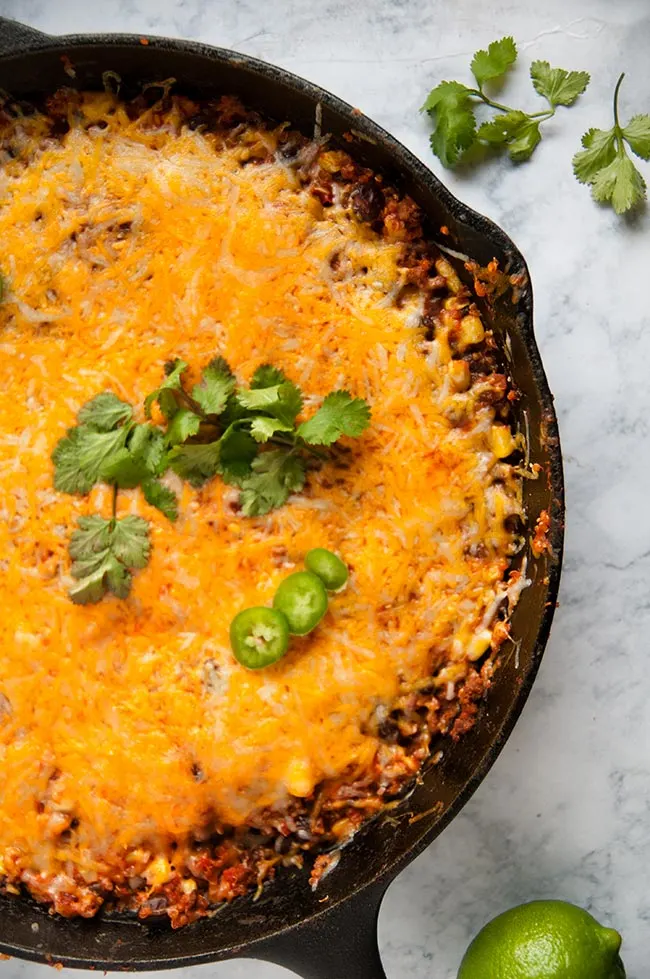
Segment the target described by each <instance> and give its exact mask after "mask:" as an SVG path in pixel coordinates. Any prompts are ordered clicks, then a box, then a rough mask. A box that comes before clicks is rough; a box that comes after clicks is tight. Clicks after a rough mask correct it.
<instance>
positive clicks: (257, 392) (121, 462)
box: [52, 357, 370, 604]
mask: <svg viewBox="0 0 650 979" xmlns="http://www.w3.org/2000/svg"><path fill="white" fill-rule="evenodd" d="M187 370H188V365H187V363H186V362H185V361H183V360H174V361H171V362H170V363H168V364H166V365H165V376H164V378H163V380H162V382H161V384H160V385H159V386H158V387H157V388H156V389H155V390H154V391H152V392H151V393H150V394H149V395H148V396H147V397H146V398H145V401H144V406H143V407H144V415H145V418H146V421H144V422H137V421H136V420H135V419H134V410H133V407H132V406H131V405H130V404H128V403H127V402H125V401H122V400H121V399H120V398H118V397H117V395H116V394H114V393H113V392H111V391H104V392H102V393H101V394H98V395H97V396H96V397H94V398H93V399H92V400H91V401H88V402H87V403H86V404H85V405H83V407H82V408H81V409H80V411H79V414H78V418H77V421H78V424H77V425H76V426H75V427H74V428H71V429H69V430H68V432H67V433H66V435H65V436H64V437H63V438H62V439H61V440H60V441H59V443H58V444H57V446H56V448H55V449H54V452H53V453H52V460H53V462H54V486H55V488H56V489H58V490H59V491H61V492H64V493H73V494H79V495H87V494H88V493H89V492H90V490H91V489H92V488H93V486H95V485H96V484H98V483H106V484H108V485H110V486H112V487H113V515H112V517H111V518H110V519H105V518H104V517H102V516H100V515H99V514H93V515H90V516H84V517H80V518H79V521H78V527H77V530H76V531H75V532H74V533H73V534H72V536H71V539H70V557H71V559H72V567H71V573H72V575H73V577H74V578H76V579H77V584H76V585H75V586H74V587H73V588H72V589H71V590H70V593H69V594H70V598H71V599H72V600H73V601H74V602H76V603H78V604H88V603H91V602H98V601H100V599H101V598H103V597H104V595H106V594H107V593H109V592H111V593H112V594H114V595H116V596H117V597H118V598H125V597H126V596H127V595H128V594H129V591H130V588H131V582H132V571H133V570H136V569H138V568H142V567H144V566H145V565H146V564H147V562H148V560H149V554H150V540H149V524H148V522H147V521H146V520H144V519H143V518H141V517H132V516H130V517H124V518H122V519H118V518H117V516H116V513H117V496H118V492H119V490H122V489H135V488H136V487H139V488H140V490H141V491H142V493H143V495H144V498H145V500H146V501H147V502H148V503H149V504H150V505H151V506H154V507H157V508H158V509H159V510H160V511H161V512H162V513H163V514H164V515H165V516H166V517H167V518H168V519H169V520H171V521H174V520H176V519H177V517H178V499H177V497H176V494H175V493H174V492H173V490H172V489H171V488H170V487H169V486H167V485H166V484H165V483H164V482H163V481H162V477H163V476H164V475H165V473H166V472H168V471H169V470H172V471H173V472H175V473H176V474H177V475H178V476H180V477H181V478H182V479H184V480H187V481H188V482H189V483H190V484H191V485H192V486H195V487H199V486H202V485H203V484H204V483H205V482H206V481H207V480H208V479H211V478H212V477H214V476H217V475H218V476H220V477H221V478H222V479H223V480H224V481H225V482H227V483H229V484H231V485H234V486H237V487H238V488H239V490H240V506H241V511H242V513H243V515H244V516H247V517H255V516H261V515H263V514H266V513H268V512H269V511H270V510H273V509H276V508H277V507H280V506H282V505H283V504H284V503H286V501H287V499H288V498H289V495H290V494H291V493H293V492H297V491H299V490H301V489H302V488H303V486H304V485H305V482H306V479H307V476H308V472H309V471H310V469H313V468H314V467H316V466H320V465H322V464H323V463H324V462H326V461H327V460H328V459H331V458H332V457H333V454H334V452H335V445H336V442H338V440H339V439H340V438H341V437H342V436H348V437H356V436H358V435H361V434H362V432H363V431H365V429H366V428H367V427H368V425H369V423H370V409H369V407H368V405H367V404H366V402H365V401H364V400H363V399H361V398H353V397H352V396H351V395H350V394H349V393H348V392H347V391H333V392H332V393H331V394H329V395H328V396H327V397H326V398H325V399H324V401H323V403H322V405H321V407H320V408H319V409H318V410H317V411H316V412H315V413H314V414H313V415H312V416H311V417H310V418H308V419H307V420H305V421H302V422H300V423H299V422H298V416H299V415H300V414H301V412H302V410H303V403H304V402H303V396H302V392H301V391H300V389H299V388H298V387H297V385H295V384H294V383H293V382H292V381H290V380H289V378H287V377H286V375H285V374H284V373H283V372H282V371H281V370H279V369H278V368H277V367H273V366H272V365H270V364H264V365H262V366H261V367H259V368H258V369H257V371H256V372H255V374H254V375H253V378H252V380H251V383H250V386H249V387H245V386H242V385H238V384H237V379H236V377H235V375H234V374H233V372H232V370H231V369H230V367H229V365H228V364H227V362H226V361H225V360H224V359H223V357H216V358H215V359H214V360H212V361H210V363H209V364H208V365H207V366H206V367H205V369H204V370H203V373H202V376H201V380H200V382H199V383H198V384H195V385H194V386H193V387H192V388H191V389H188V388H187V387H186V386H185V384H184V374H185V373H186V371H187ZM154 405H157V406H158V408H159V410H160V417H161V418H162V423H161V424H157V423H156V422H154V421H153V420H152V415H153V408H154Z"/></svg>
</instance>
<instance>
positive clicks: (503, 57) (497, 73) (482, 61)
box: [470, 37, 517, 88]
mask: <svg viewBox="0 0 650 979" xmlns="http://www.w3.org/2000/svg"><path fill="white" fill-rule="evenodd" d="M516 60H517V45H516V44H515V42H514V40H513V39H512V38H511V37H502V38H501V40H500V41H493V42H492V44H490V45H489V46H488V49H487V51H477V52H476V54H475V55H474V57H473V58H472V64H471V65H470V67H471V69H472V74H473V75H474V78H475V79H476V81H477V82H478V84H479V88H482V87H483V85H484V84H485V82H488V81H490V80H491V79H493V78H500V77H501V76H502V75H504V74H505V73H506V71H507V70H508V68H510V67H511V66H512V65H514V63H515V61H516Z"/></svg>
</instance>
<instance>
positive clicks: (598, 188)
mask: <svg viewBox="0 0 650 979" xmlns="http://www.w3.org/2000/svg"><path fill="white" fill-rule="evenodd" d="M591 185H592V187H591V194H592V197H593V198H594V200H595V201H599V202H601V203H604V202H610V203H611V204H612V207H613V208H614V210H615V211H616V213H617V214H624V213H625V211H629V210H630V208H632V207H634V206H635V204H639V203H640V202H641V201H642V200H643V199H644V198H645V192H646V184H645V180H644V179H643V177H642V176H641V174H640V173H639V171H638V170H637V168H636V167H635V166H634V164H633V163H632V160H631V159H630V158H629V156H628V155H627V153H626V152H625V150H624V149H622V148H621V149H619V151H618V152H617V154H616V156H615V158H614V159H613V160H612V162H611V163H610V164H609V165H608V166H606V167H604V169H602V170H599V171H598V173H597V174H596V176H595V177H594V179H593V180H592V181H591Z"/></svg>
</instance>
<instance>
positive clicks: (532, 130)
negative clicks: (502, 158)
mask: <svg viewBox="0 0 650 979" xmlns="http://www.w3.org/2000/svg"><path fill="white" fill-rule="evenodd" d="M541 138H542V134H541V133H540V131H539V122H538V120H537V119H527V120H526V122H525V123H524V124H523V125H522V126H521V127H520V128H519V130H518V131H517V132H516V133H515V134H514V139H512V140H511V141H510V142H509V143H508V154H509V156H510V159H511V160H514V162H515V163H523V161H524V160H528V159H530V157H531V156H532V154H533V151H534V150H535V147H536V146H537V144H538V143H539V141H540V140H541Z"/></svg>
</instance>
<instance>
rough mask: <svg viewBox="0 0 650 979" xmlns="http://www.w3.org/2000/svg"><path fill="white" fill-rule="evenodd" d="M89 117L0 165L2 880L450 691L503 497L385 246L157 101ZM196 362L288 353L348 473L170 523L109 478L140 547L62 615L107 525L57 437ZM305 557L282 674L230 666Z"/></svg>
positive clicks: (489, 561) (488, 444) (237, 820)
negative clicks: (132, 560) (251, 609)
mask: <svg viewBox="0 0 650 979" xmlns="http://www.w3.org/2000/svg"><path fill="white" fill-rule="evenodd" d="M82 116H83V118H84V120H85V123H88V122H89V121H93V120H95V121H96V120H100V119H101V120H102V121H104V122H105V123H107V126H106V128H103V129H101V128H90V129H87V128H85V124H84V125H75V126H73V128H72V129H71V131H70V132H69V133H68V134H67V135H66V136H65V137H63V138H62V139H61V140H55V139H51V138H45V135H44V134H45V125H44V123H43V122H42V121H41V120H39V118H38V117H35V118H31V119H27V120H25V122H24V125H23V127H22V128H21V127H18V128H17V133H18V135H15V136H14V138H15V139H16V140H18V141H20V140H21V139H22V146H23V151H24V152H23V153H22V157H23V159H17V160H8V161H6V162H5V164H4V167H3V169H2V171H1V172H0V241H2V266H3V271H4V273H5V275H6V279H7V291H6V295H5V299H4V302H3V303H2V304H1V305H0V330H1V332H0V418H1V419H2V437H1V439H0V518H1V523H0V555H1V558H0V606H1V607H2V609H3V614H2V617H1V618H0V648H1V656H0V799H1V800H2V801H1V805H0V872H2V866H3V861H4V864H9V863H11V866H12V868H13V870H14V872H15V874H16V876H19V875H20V873H23V875H24V876H23V879H26V880H29V879H30V874H32V875H33V874H34V873H36V874H38V873H43V874H48V875H52V874H56V873H57V872H59V871H63V869H64V868H67V872H68V873H70V872H73V871H74V872H78V873H79V874H81V876H83V877H85V879H86V880H92V879H96V875H97V873H98V872H100V873H101V872H102V870H106V868H110V867H114V866H117V865H118V864H119V861H120V860H121V859H123V855H124V854H125V853H126V852H128V850H129V848H132V847H134V846H137V845H140V844H142V845H148V846H149V847H150V848H151V850H152V851H153V852H162V851H166V849H167V847H168V844H169V843H170V842H171V841H173V840H182V839H185V838H188V837H191V836H192V835H193V834H195V833H198V834H200V832H201V830H205V831H206V832H207V830H208V829H210V828H214V825H215V823H216V825H217V826H218V825H225V824H234V825H241V824H243V823H245V822H246V821H247V819H249V818H250V816H251V814H252V813H253V812H255V811H257V810H259V809H261V808H263V807H267V806H273V807H282V806H283V805H285V804H286V803H287V802H288V800H289V799H290V797H291V796H292V795H295V796H301V797H304V796H307V795H309V793H311V792H312V790H313V789H314V787H315V786H316V785H317V784H318V783H319V782H321V781H322V780H324V779H333V778H337V777H341V776H345V777H350V778H353V777H355V776H356V775H358V774H359V773H362V772H364V771H366V770H368V769H369V768H370V766H371V765H372V764H373V761H374V759H375V757H376V753H377V749H378V745H379V741H378V738H377V736H376V733H375V732H376V725H374V726H373V723H372V720H373V717H374V716H375V714H376V712H377V709H378V708H379V709H382V708H383V709H384V713H385V709H387V708H390V706H391V704H392V703H393V702H394V701H395V698H396V697H397V696H398V695H399V694H400V693H402V692H403V691H404V690H405V689H408V688H409V686H410V685H413V684H416V683H417V681H418V680H421V678H423V677H426V676H428V675H431V674H432V673H434V674H436V675H437V677H438V683H439V684H440V687H441V691H442V696H448V697H452V696H453V691H454V684H455V683H457V682H458V681H459V680H462V678H463V677H464V676H465V674H466V671H467V664H468V661H469V660H471V659H476V658H478V657H479V656H480V655H481V654H482V653H483V652H484V651H485V650H486V648H487V647H488V646H489V643H490V640H491V634H492V625H493V619H494V615H495V611H496V609H497V608H498V605H499V603H500V602H501V600H502V599H503V597H504V594H505V591H504V589H505V585H504V583H503V576H504V573H505V570H506V567H507V563H508V557H507V555H508V550H509V547H510V545H511V534H509V533H508V532H507V531H506V530H505V529H504V518H505V517H506V516H508V514H510V513H513V512H516V511H517V509H518V503H517V501H516V495H517V490H516V487H515V486H514V483H513V482H512V480H510V482H509V481H508V477H504V467H503V465H502V464H501V465H500V469H498V471H499V476H500V481H499V483H498V484H496V483H495V480H494V475H495V472H497V469H495V467H499V463H498V459H497V456H498V454H499V452H498V450H497V449H495V447H494V439H495V427H494V425H493V422H494V412H493V409H492V408H491V407H489V406H488V405H481V404H480V402H479V401H477V399H476V396H475V394H474V392H473V389H470V390H469V391H467V392H465V393H463V392H462V387H463V385H462V384H461V385H460V386H459V385H458V384H457V383H454V376H455V375H454V370H457V362H452V361H451V353H450V347H449V343H448V338H447V333H446V329H445V316H444V315H443V322H442V324H441V325H440V328H439V329H438V332H437V337H436V340H435V341H434V343H433V344H429V345H428V346H427V349H426V351H425V352H426V353H428V356H426V357H425V356H424V355H423V333H422V331H421V329H419V328H418V324H419V321H420V313H421V300H420V298H419V297H418V296H417V295H416V296H414V297H411V298H405V299H404V301H403V302H400V303H396V302H395V301H394V298H395V296H396V292H397V289H398V287H399V284H400V283H401V282H402V281H403V280H402V272H401V271H400V268H399V261H400V256H401V254H402V246H401V244H400V242H399V241H391V240H390V239H387V238H381V237H379V236H378V235H377V234H375V233H374V232H372V231H370V230H368V228H367V226H364V225H362V224H360V223H358V222H357V221H355V220H354V219H353V218H352V217H351V215H350V213H349V212H348V211H347V210H346V209H345V208H344V207H343V206H341V204H340V203H337V202H335V204H334V206H333V207H331V208H329V209H325V210H323V209H322V208H321V206H320V204H319V203H318V202H317V201H315V200H314V198H313V197H312V196H310V194H309V191H308V189H306V188H305V187H303V186H302V185H301V184H300V182H299V181H298V179H297V177H296V175H295V172H294V171H293V170H292V169H291V168H290V167H288V166H287V165H285V164H283V163H282V162H278V161H276V159H275V158H271V159H270V161H268V160H267V161H266V162H259V163H258V162H255V163H253V164H250V165H246V166H244V165H242V162H241V145H235V146H231V147H227V146H224V145H223V144H222V142H220V141H219V140H218V139H217V137H214V136H211V135H202V134H201V133H199V132H193V131H190V130H189V129H187V128H185V127H181V126H180V125H179V124H178V120H175V119H174V114H173V113H172V115H171V117H169V118H168V119H167V120H166V122H165V123H164V124H163V125H161V126H159V127H157V128H155V129H152V128H146V127H145V126H143V125H142V124H141V123H140V122H137V121H136V122H131V121H129V119H128V117H127V115H126V113H125V111H124V109H123V107H121V106H120V105H119V104H118V103H117V102H115V101H114V100H113V99H112V98H111V97H110V96H100V95H94V96H87V97H86V98H85V102H84V107H83V111H82ZM21 134H22V135H21ZM249 135H250V134H249ZM256 138H258V139H260V140H262V141H264V140H267V141H271V142H272V141H273V138H274V137H273V134H271V133H264V132H262V133H259V134H257V136H256ZM25 147H26V148H27V150H25ZM25 155H27V157H28V160H27V165H25V162H24V157H25ZM334 259H335V260H334ZM448 306H450V308H452V309H453V300H452V301H451V303H448ZM450 315H451V314H450ZM454 322H456V321H454ZM216 354H222V355H224V356H225V357H226V358H227V360H228V361H229V362H230V364H231V365H232V366H233V368H234V369H235V370H236V372H237V374H238V376H239V377H240V378H241V379H242V380H248V379H249V378H250V376H251V375H252V373H253V371H254V370H255V368H256V367H257V366H258V365H260V364H262V363H265V362H271V363H273V364H275V365H277V366H279V367H281V368H282V369H283V370H284V371H285V372H286V373H287V374H288V376H289V377H290V378H291V379H292V380H294V381H295V382H296V383H297V384H299V385H300V387H301V388H302V389H303V391H304V392H305V394H306V396H307V397H306V407H305V415H306V416H308V415H309V414H311V413H312V412H313V410H314V409H315V407H316V406H317V405H318V404H319V403H320V400H321V399H322V397H323V396H324V395H325V394H327V393H328V392H329V391H330V390H332V389H335V388H341V387H344V388H347V389H348V390H349V391H350V392H351V393H352V394H353V395H354V396H361V397H364V398H366V399H368V401H369V403H370V405H371V408H372V425H371V428H370V429H369V430H368V431H367V432H366V433H365V434H364V435H363V436H362V437H361V438H360V439H358V440H353V441H350V443H349V445H350V448H351V452H350V454H349V468H347V469H334V468H333V467H332V466H331V465H325V466H324V467H323V468H322V470H321V471H320V472H317V473H313V474H311V475H310V476H309V479H308V482H307V485H306V488H305V490H304V492H303V493H302V494H300V495H298V496H293V497H292V498H291V499H290V501H289V503H288V504H287V505H285V506H284V507H283V508H282V509H280V510H278V511H276V512H273V513H271V514H270V515H268V516H267V517H264V518H258V519H246V518H243V517H241V516H240V515H238V514H237V512H236V510H233V508H232V505H231V504H232V499H233V491H232V489H230V488H229V487H227V486H225V485H224V484H223V483H222V482H221V481H220V480H219V479H218V478H217V479H214V480H213V481H211V482H210V483H209V484H208V485H206V486H205V488H203V489H202V490H200V491H195V490H193V489H191V488H190V487H188V486H187V485H183V486H182V487H181V486H180V483H177V484H176V488H177V489H180V493H181V505H180V513H181V516H180V519H179V521H178V522H177V523H176V524H172V523H170V522H168V521H167V520H166V519H165V518H164V517H163V516H162V515H161V514H160V513H159V512H158V511H157V510H155V509H153V508H151V507H149V506H148V505H147V504H146V503H145V502H144V500H143V498H142V495H141V494H140V493H139V492H138V491H132V492H121V493H120V495H119V514H126V513H137V514H140V515H142V516H143V517H145V518H146V519H147V520H148V521H150V523H151V526H152V544H153V548H152V557H151V561H150V563H149V565H148V566H147V567H146V568H145V569H144V570H142V571H139V572H137V573H136V575H135V577H134V583H133V590H132V594H131V596H130V597H129V598H128V600H125V601H118V600H116V599H113V598H110V599H106V600H103V601H102V602H100V603H99V604H97V605H92V606H86V607H77V606H75V605H73V604H72V603H71V601H70V600H69V598H68V597H67V594H66V591H67V588H68V587H69V586H70V585H71V583H72V580H71V579H70V577H69V558H68V550H67V541H68V536H69V533H70V531H71V529H72V528H73V527H74V525H75V523H76V520H77V517H78V516H79V515H81V514H86V513H93V512H99V513H102V514H104V515H109V514H110V505H111V501H110V491H109V490H108V489H107V488H105V487H98V488H96V489H95V490H93V492H92V493H91V494H90V496H89V497H85V498H80V497H73V496H68V495H65V494H62V493H57V492H55V491H54V489H53V483H52V479H53V470H52V464H51V461H50V454H51V452H52V449H53V448H54V446H55V445H56V443H57V441H58V439H59V438H60V437H61V436H62V435H63V434H64V433H65V430H66V428H68V427H69V426H72V425H74V424H75V419H76V414H77V412H78V410H79V408H80V406H81V405H82V404H83V403H84V402H85V401H86V400H88V399H89V398H91V397H93V396H94V395H96V394H97V393H99V392H100V391H103V390H105V389H110V390H112V391H114V392H116V393H117V394H118V395H119V396H120V397H122V398H123V399H125V400H127V401H130V402H132V403H134V404H139V405H141V404H142V401H143V399H144V397H145V396H146V394H147V393H148V392H149V391H151V390H153V389H154V388H155V387H156V386H157V384H158V383H159V382H160V379H161V376H162V369H163V364H164V362H165V361H167V360H169V359H171V358H174V357H181V358H183V359H185V360H187V361H188V362H189V363H190V364H191V365H192V368H193V376H192V377H191V380H192V381H194V380H198V377H199V375H200V370H201V368H202V367H203V366H204V365H205V364H206V363H207V362H208V360H210V359H211V358H212V357H213V356H215V355H216ZM459 387H460V390H459ZM459 411H460V412H461V413H464V414H463V419H462V423H461V424H459V422H458V412H459ZM501 427H502V426H501ZM497 436H498V431H497ZM501 454H503V453H501ZM315 546H319V547H327V548H329V549H331V550H333V551H336V552H338V553H340V554H341V556H342V557H343V559H344V560H345V561H346V562H347V563H348V565H349V566H350V569H351V578H350V583H349V586H348V588H347V589H346V590H345V591H344V592H343V593H342V594H339V595H336V596H334V597H333V598H332V601H331V603H330V610H329V612H328V614H327V616H326V618H325V619H324V621H323V623H322V625H321V626H320V627H319V628H318V629H317V630H316V631H315V632H314V633H313V634H312V635H310V636H308V637H306V638H304V639H293V640H292V642H291V646H290V651H289V653H288V655H287V656H286V658H285V659H283V660H282V661H281V662H280V663H279V664H277V665H276V666H274V667H273V668H270V669H266V670H263V671H260V672H249V671H247V670H245V669H243V668H242V667H240V666H239V665H238V664H237V663H236V662H235V660H234V658H233V656H232V653H231V651H230V648H229V642H228V628H229V625H230V622H231V620H232V618H233V616H234V615H235V614H236V613H237V612H238V611H239V610H240V609H242V608H244V607H247V606H251V605H260V604H261V605H264V604H269V603H270V602H271V599H272V595H273V592H274V590H275V588H276V587H277V585H278V583H279V582H280V581H281V580H282V578H283V577H284V576H286V575H287V574H289V573H290V572H291V571H292V570H294V569H299V568H300V567H301V566H302V565H301V562H302V559H303V556H304V554H305V552H306V551H307V550H308V549H309V548H311V547H315ZM450 690H451V692H450ZM197 773H200V774H199V776H197ZM70 825H72V827H73V830H74V832H73V833H72V834H67V835H63V836H62V835H61V834H62V833H63V831H64V830H66V829H67V828H68V827H69V826H70Z"/></svg>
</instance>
